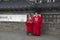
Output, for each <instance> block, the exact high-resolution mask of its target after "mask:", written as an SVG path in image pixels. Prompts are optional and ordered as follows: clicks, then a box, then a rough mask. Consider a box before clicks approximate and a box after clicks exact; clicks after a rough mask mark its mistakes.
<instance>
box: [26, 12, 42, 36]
mask: <svg viewBox="0 0 60 40" xmlns="http://www.w3.org/2000/svg"><path fill="white" fill-rule="evenodd" d="M28 21H29V23H28ZM41 27H42V18H41V15H38V14H37V13H35V15H34V17H33V19H32V18H30V19H29V18H28V19H27V21H26V32H27V33H31V34H33V35H35V36H40V35H41Z"/></svg>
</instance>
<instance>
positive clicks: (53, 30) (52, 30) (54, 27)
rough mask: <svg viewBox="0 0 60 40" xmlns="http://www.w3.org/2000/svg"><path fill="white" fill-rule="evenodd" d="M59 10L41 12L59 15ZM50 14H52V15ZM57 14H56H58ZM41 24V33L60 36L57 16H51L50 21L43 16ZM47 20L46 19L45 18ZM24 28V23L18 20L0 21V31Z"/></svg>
mask: <svg viewBox="0 0 60 40" xmlns="http://www.w3.org/2000/svg"><path fill="white" fill-rule="evenodd" d="M59 13H60V12H55V13H46V14H45V13H42V16H44V15H47V14H48V16H49V15H50V14H54V15H57V14H58V15H59ZM54 15H52V16H54ZM58 15H57V16H58ZM42 19H43V25H42V30H41V31H42V34H47V35H55V36H60V22H59V21H57V20H59V18H55V19H56V21H54V20H55V19H54V18H52V22H51V21H50V20H48V21H44V19H45V17H44V18H43V17H42ZM45 20H47V19H45ZM25 30H26V25H25V23H21V22H20V23H19V22H17V23H16V22H0V31H11V32H25Z"/></svg>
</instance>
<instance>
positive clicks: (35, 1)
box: [29, 0, 42, 3]
mask: <svg viewBox="0 0 60 40" xmlns="http://www.w3.org/2000/svg"><path fill="white" fill-rule="evenodd" d="M29 1H30V2H34V3H42V0H29Z"/></svg>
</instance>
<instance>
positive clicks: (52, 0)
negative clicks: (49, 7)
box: [47, 0, 55, 3]
mask: <svg viewBox="0 0 60 40" xmlns="http://www.w3.org/2000/svg"><path fill="white" fill-rule="evenodd" d="M49 2H55V0H47V3H49Z"/></svg>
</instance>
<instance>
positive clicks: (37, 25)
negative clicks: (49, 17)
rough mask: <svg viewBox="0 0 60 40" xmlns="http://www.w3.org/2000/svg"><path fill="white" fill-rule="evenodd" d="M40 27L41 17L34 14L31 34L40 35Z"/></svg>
mask: <svg viewBox="0 0 60 40" xmlns="http://www.w3.org/2000/svg"><path fill="white" fill-rule="evenodd" d="M41 27H42V18H41V16H34V18H33V34H34V35H40V34H41Z"/></svg>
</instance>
